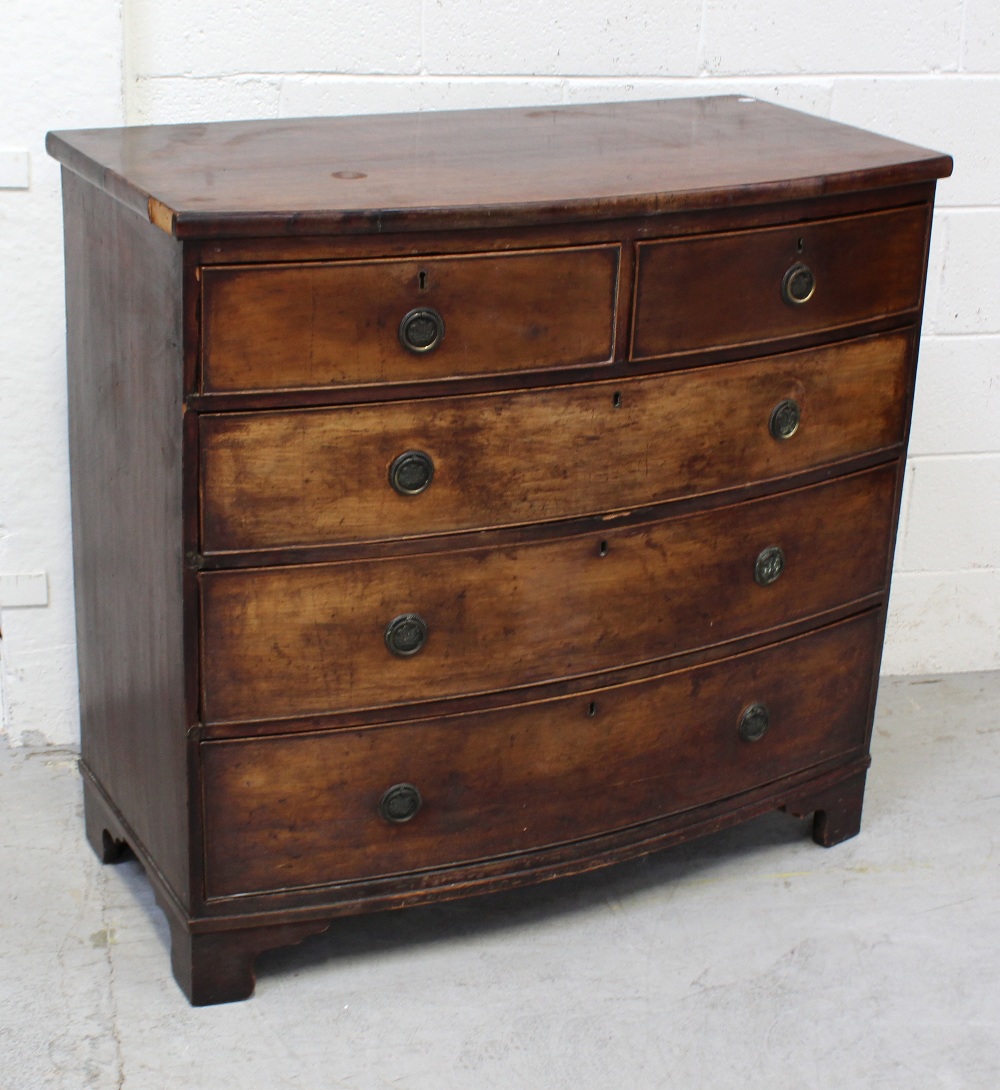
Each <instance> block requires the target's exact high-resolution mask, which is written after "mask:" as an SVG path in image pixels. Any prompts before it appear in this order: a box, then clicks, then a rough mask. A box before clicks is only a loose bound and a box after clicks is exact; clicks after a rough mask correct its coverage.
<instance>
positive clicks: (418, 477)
mask: <svg viewBox="0 0 1000 1090" xmlns="http://www.w3.org/2000/svg"><path fill="white" fill-rule="evenodd" d="M433 480H434V461H433V459H432V458H431V456H430V455H429V454H424V452H423V451H422V450H408V451H406V453H405V454H401V455H400V456H399V457H398V458H396V459H395V460H394V461H393V463H392V465H391V466H390V467H389V483H390V484H391V485H392V487H393V488H395V490H396V491H397V492H398V493H399V494H400V495H401V496H419V495H420V493H421V492H425V491H426V490H427V489H428V488H430V485H431V481H433Z"/></svg>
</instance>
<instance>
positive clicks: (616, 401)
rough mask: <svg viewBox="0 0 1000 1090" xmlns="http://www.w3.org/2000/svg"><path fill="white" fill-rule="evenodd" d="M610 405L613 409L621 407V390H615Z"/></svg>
mask: <svg viewBox="0 0 1000 1090" xmlns="http://www.w3.org/2000/svg"><path fill="white" fill-rule="evenodd" d="M611 407H612V408H613V409H620V408H621V407H622V393H621V390H615V392H614V394H613V395H612V397H611Z"/></svg>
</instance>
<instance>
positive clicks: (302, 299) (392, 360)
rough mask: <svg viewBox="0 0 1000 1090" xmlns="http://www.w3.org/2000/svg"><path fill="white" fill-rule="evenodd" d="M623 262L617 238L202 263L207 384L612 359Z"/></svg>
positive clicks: (431, 373) (349, 380)
mask: <svg viewBox="0 0 1000 1090" xmlns="http://www.w3.org/2000/svg"><path fill="white" fill-rule="evenodd" d="M618 264H619V247H618V246H617V245H614V246H589V247H578V248H572V249H563V250H550V251H542V250H536V251H527V252H518V253H502V254H486V255H481V256H459V257H426V258H413V259H407V260H380V261H365V262H336V263H329V264H301V265H274V266H256V267H240V266H218V267H212V268H206V269H204V270H203V271H202V275H203V278H204V286H203V293H204V299H203V312H204V331H203V344H202V383H203V388H204V390H205V391H206V392H208V393H212V392H222V391H233V390H275V389H300V388H308V387H319V388H321V387H330V386H355V385H360V386H366V385H371V384H377V383H409V382H420V381H425V380H427V379H445V378H454V377H461V376H469V375H489V374H500V373H504V372H520V371H530V370H540V369H543V368H551V367H577V366H583V365H588V364H600V363H605V362H608V361H610V359H611V357H612V355H613V345H614V326H615V303H616V296H617V285H618ZM415 312H420V313H419V314H416V313H415ZM429 312H433V315H436V316H437V318H434V317H433V315H430V316H429ZM407 316H412V317H410V319H409V320H408V321H406V322H404V319H407ZM438 320H440V322H441V327H440V328H438V327H437V325H436V322H437V321H438ZM442 330H443V332H442ZM438 334H441V335H440V337H439V339H437V340H436V338H437V336H438ZM404 340H408V341H409V342H410V344H411V345H412V347H410V348H408V347H405V346H404V344H403V341H404Z"/></svg>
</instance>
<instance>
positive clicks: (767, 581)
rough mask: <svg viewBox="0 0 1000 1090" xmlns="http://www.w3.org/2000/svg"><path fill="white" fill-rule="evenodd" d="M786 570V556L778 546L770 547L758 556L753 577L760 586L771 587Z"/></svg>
mask: <svg viewBox="0 0 1000 1090" xmlns="http://www.w3.org/2000/svg"><path fill="white" fill-rule="evenodd" d="M784 570H785V554H784V553H783V552H782V551H781V549H779V548H778V546H777V545H769V546H768V547H767V548H766V549H762V550H761V551H760V553H759V554H758V556H757V560H756V561H755V563H754V566H753V577H754V580H755V582H756V583H757V584H758V585H759V586H762V587H769V586H770V585H771V584H772V583H774V582H776V581H777V580H778V578H779V577H780V575H781V573H782V572H783V571H784Z"/></svg>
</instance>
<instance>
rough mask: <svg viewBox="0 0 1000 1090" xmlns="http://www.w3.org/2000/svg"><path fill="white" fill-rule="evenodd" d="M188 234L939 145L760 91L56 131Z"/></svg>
mask: <svg viewBox="0 0 1000 1090" xmlns="http://www.w3.org/2000/svg"><path fill="white" fill-rule="evenodd" d="M46 146H47V148H48V151H49V153H50V154H51V155H53V156H54V157H55V158H56V159H58V160H59V161H60V162H62V163H63V164H64V165H65V166H66V167H68V168H69V169H70V170H72V171H74V172H75V173H77V174H80V175H81V176H83V177H84V178H86V179H87V180H88V181H90V182H92V183H93V184H95V185H97V186H99V187H101V188H102V189H104V190H106V191H107V192H108V193H110V194H111V195H112V196H114V197H116V198H117V199H118V200H120V201H122V202H123V203H125V204H127V205H129V206H130V207H132V208H134V209H135V210H136V211H138V212H140V213H141V214H142V215H143V216H148V217H149V219H150V220H151V221H152V222H154V223H156V224H157V225H158V226H160V227H162V228H163V229H164V230H167V231H170V232H172V233H173V234H174V235H176V236H177V237H179V238H199V237H205V238H219V237H234V236H250V235H256V236H260V235H302V234H317V233H323V232H329V231H345V230H347V231H357V232H377V231H386V230H390V229H392V230H399V229H411V230H412V229H429V228H436V227H443V226H449V227H481V226H487V225H490V226H496V227H507V226H517V225H519V224H523V223H528V222H531V223H539V222H544V221H546V220H547V221H550V222H558V221H567V220H580V219H592V218H600V219H609V218H614V217H617V216H627V215H641V214H645V213H648V212H656V211H669V210H678V211H680V210H690V209H698V208H710V207H718V206H720V205H741V204H760V203H766V202H769V201H775V200H786V199H787V200H791V199H796V198H801V197H812V196H817V195H820V194H825V193H840V192H846V191H850V190H856V189H867V188H872V187H881V186H890V185H905V184H908V183H912V182H921V181H927V180H930V179H933V178H941V177H947V176H948V175H949V174H950V173H951V166H952V163H951V159H950V158H949V157H948V156H947V155H941V154H939V153H937V152H933V151H927V150H925V149H923V148H918V147H914V146H913V145H910V144H904V143H901V142H899V141H897V140H890V139H887V138H885V137H882V136H875V135H873V134H871V133H867V132H864V131H863V130H860V129H855V128H851V127H849V126H846V125H840V124H836V123H834V122H831V121H826V120H823V119H821V118H816V117H811V116H809V115H807V114H802V113H798V112H796V111H793V110H786V109H783V108H782V107H778V106H772V105H769V104H767V103H763V102H758V101H756V100H753V99H743V98H735V97H722V98H705V99H675V100H670V101H663V102H633V103H610V104H603V105H594V106H561V107H547V108H539V109H504V110H463V111H454V112H438V113H409V114H388V115H372V116H361V117H331V118H307V119H300V120H286V121H237V122H221V123H214V124H206V125H156V126H141V127H133V128H122V129H84V130H78V131H75V132H58V133H49V135H48V138H47V141H46Z"/></svg>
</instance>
